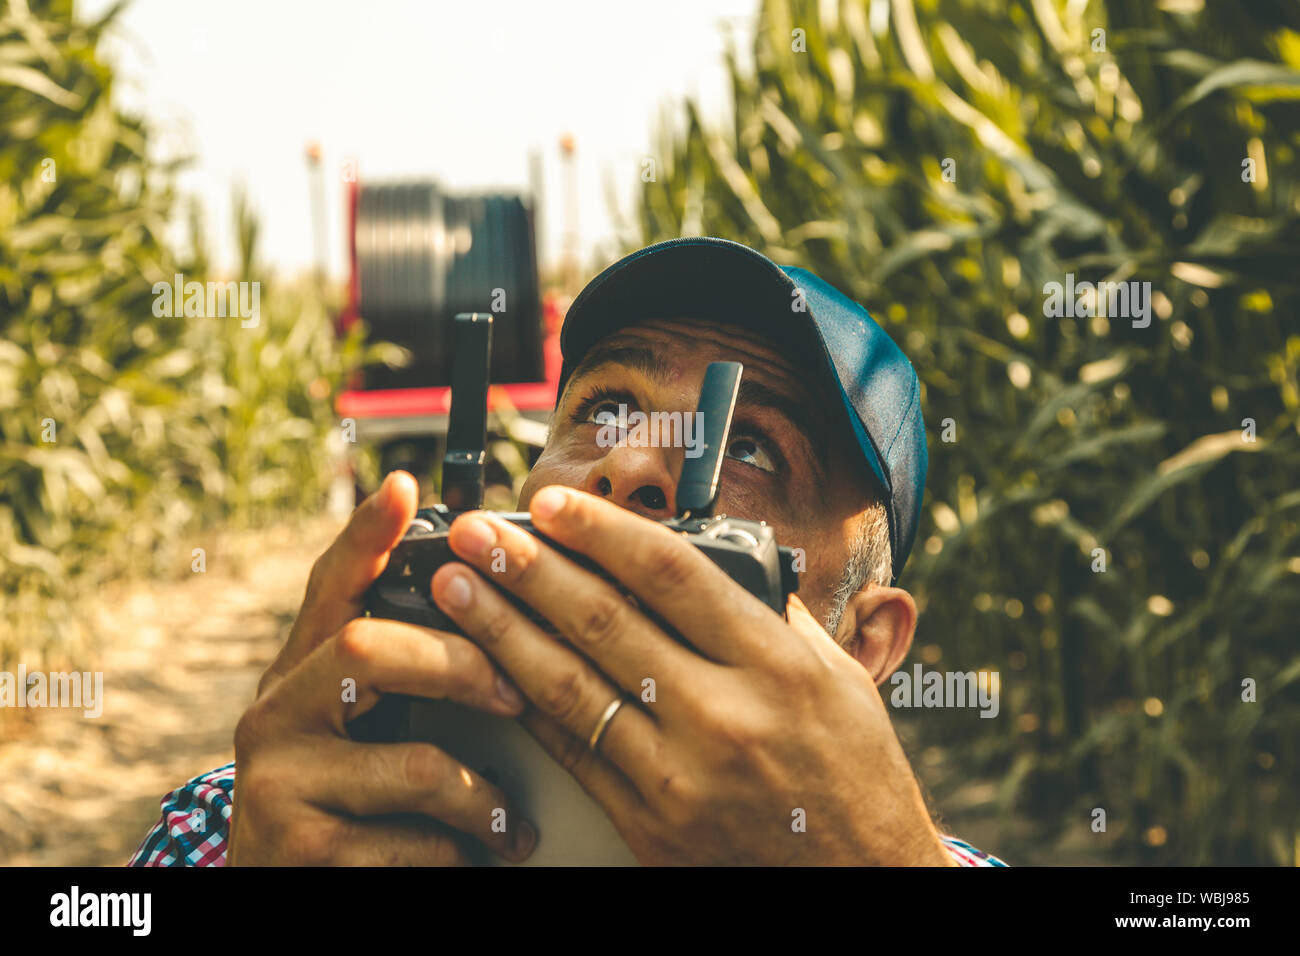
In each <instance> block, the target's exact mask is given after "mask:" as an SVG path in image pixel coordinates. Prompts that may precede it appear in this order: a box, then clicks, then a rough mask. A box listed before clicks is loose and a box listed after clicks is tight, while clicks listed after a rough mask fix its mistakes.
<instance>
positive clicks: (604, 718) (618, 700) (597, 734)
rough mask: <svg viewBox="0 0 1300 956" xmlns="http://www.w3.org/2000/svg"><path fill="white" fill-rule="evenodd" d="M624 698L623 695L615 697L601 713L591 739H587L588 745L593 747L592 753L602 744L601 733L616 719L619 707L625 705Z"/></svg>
mask: <svg viewBox="0 0 1300 956" xmlns="http://www.w3.org/2000/svg"><path fill="white" fill-rule="evenodd" d="M624 699H625V698H623V697H615V698H614V699H613V700H611V701H610V702H609V706H608V707H606V708H605V712H604V713H603V714H601V715H600V720H598V721H596V727H595V729H594V730H592V732H591V739H590V740H588V741H587V746H588V747H590V748H591V752H592V753H595V752H596V748H597V747H599V746H600V738H601V735H603V734H604V733H605V728H606V727H608V726H609V722H610V721H611V720H613V719H614V715H615V714H617V713H618V709H619V708H620V707H622V706H623V701H624Z"/></svg>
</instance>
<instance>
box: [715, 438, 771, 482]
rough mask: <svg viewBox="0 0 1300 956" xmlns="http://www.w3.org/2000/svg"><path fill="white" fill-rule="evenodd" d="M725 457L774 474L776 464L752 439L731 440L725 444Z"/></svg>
mask: <svg viewBox="0 0 1300 956" xmlns="http://www.w3.org/2000/svg"><path fill="white" fill-rule="evenodd" d="M727 457H728V458H735V459H736V460H737V461H743V462H744V463H745V464H747V465H753V466H754V467H755V468H759V469H761V470H763V471H767V472H771V473H773V474H775V473H776V463H775V462H774V461H772V456H771V455H769V454H768V453H767V450H766V449H765V448H763V446H762V445H760V444H759V443H758V442H756V441H755V440H754V439H752V438H733V439H731V441H730V442H728V443H727Z"/></svg>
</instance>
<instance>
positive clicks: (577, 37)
mask: <svg viewBox="0 0 1300 956" xmlns="http://www.w3.org/2000/svg"><path fill="white" fill-rule="evenodd" d="M758 2H759V0H656V2H654V3H644V4H643V3H632V2H628V0H532V2H527V0H459V2H445V0H432V2H424V3H420V2H401V0H367V2H363V3H355V2H348V3H342V2H338V0H223V2H221V3H198V2H196V0H135V2H134V3H133V4H132V5H131V6H130V7H129V8H128V9H127V10H126V12H125V14H124V15H123V16H122V17H121V19H120V20H119V25H118V30H117V35H116V36H115V37H114V39H113V42H112V43H111V44H109V45H107V50H108V51H109V53H110V54H111V55H112V57H113V59H114V62H116V63H117V65H118V68H119V85H118V90H117V93H118V97H119V102H120V103H122V104H123V105H124V106H127V107H129V108H131V109H134V110H143V111H144V112H145V113H146V115H148V116H149V117H150V118H151V119H152V120H153V121H154V122H155V123H156V124H157V126H156V129H157V133H158V134H159V135H160V140H159V143H158V145H159V149H160V150H161V151H162V152H163V153H164V154H166V153H167V152H168V151H183V152H187V153H189V154H190V155H193V156H194V157H195V158H196V162H195V164H194V165H193V166H192V167H191V168H190V169H189V170H188V171H187V172H185V173H184V174H183V175H182V177H181V179H180V186H181V189H182V191H184V192H186V193H187V194H194V195H197V196H198V197H199V198H200V200H201V201H202V203H203V206H204V209H205V213H206V216H207V220H208V222H207V229H208V234H209V246H210V248H211V252H212V254H213V257H214V260H215V263H216V265H217V266H218V267H219V268H223V269H224V268H229V267H230V266H231V264H232V263H233V261H234V256H235V253H234V243H233V239H232V228H231V225H230V220H231V213H230V201H231V191H232V187H233V185H234V183H235V182H236V181H242V182H243V183H245V184H246V185H247V187H248V189H249V192H250V194H251V196H252V199H253V201H254V204H255V206H256V208H257V210H258V211H259V212H260V214H261V217H262V243H263V245H262V256H263V259H264V260H265V261H266V262H267V263H268V264H269V265H271V266H273V267H274V268H276V269H281V270H297V269H301V268H304V267H307V266H310V265H311V263H312V257H313V239H312V227H311V189H310V185H309V180H308V175H307V167H306V161H305V149H306V145H307V143H308V142H311V141H317V142H319V143H320V144H321V147H322V150H323V160H322V162H323V168H324V171H325V174H326V179H325V194H326V223H327V230H328V232H327V240H328V249H329V254H330V261H329V265H330V269H331V272H333V273H334V274H336V275H341V274H343V272H344V269H345V254H344V248H345V247H344V239H345V237H344V235H343V228H344V218H343V197H344V182H343V168H344V164H345V163H347V162H348V161H349V160H355V163H356V168H357V170H358V177H359V178H360V179H361V180H362V181H363V182H364V181H366V180H368V179H369V180H377V179H385V178H389V177H394V176H418V177H432V178H435V179H437V180H439V181H440V182H441V183H442V184H443V186H444V187H446V188H447V189H449V190H452V191H459V190H466V189H477V188H484V187H494V186H495V187H507V188H513V189H526V188H527V186H528V182H529V170H528V154H529V150H530V149H537V150H539V151H540V153H541V155H542V161H543V168H544V173H545V176H544V183H545V192H544V194H543V197H542V198H543V200H544V202H545V205H544V206H543V209H542V231H543V235H542V236H541V237H539V244H540V245H541V248H542V254H543V256H545V257H546V258H547V259H548V260H554V258H555V257H556V256H557V254H558V253H559V252H560V251H561V248H562V247H561V242H562V237H563V230H564V226H565V223H564V192H563V184H564V179H563V176H562V170H561V167H560V151H559V146H558V143H559V139H560V136H561V135H562V134H563V133H566V132H567V133H572V134H573V135H574V137H575V138H576V142H577V163H578V166H577V172H578V176H577V179H578V226H579V234H580V236H581V244H582V248H583V254H584V264H589V262H590V259H591V258H592V257H593V256H595V255H599V254H600V253H601V251H602V250H601V249H600V246H601V245H604V244H608V243H610V242H611V240H612V238H613V236H614V223H613V219H612V217H611V215H610V211H609V204H608V202H607V199H606V195H607V190H606V181H607V179H610V178H613V179H614V180H615V185H616V188H617V190H618V193H619V199H620V203H621V206H622V208H623V210H624V211H625V212H626V211H628V210H630V209H631V208H632V205H631V204H632V199H633V197H634V195H635V189H636V187H637V186H638V185H639V183H640V175H641V161H642V158H643V157H644V156H647V155H648V154H649V150H650V145H651V144H652V143H653V142H654V131H655V129H656V123H657V121H658V117H659V116H660V114H661V112H662V111H663V110H664V109H665V108H673V107H678V106H679V104H680V101H681V99H682V97H683V96H685V95H688V94H689V95H692V96H695V97H696V98H697V99H698V100H699V101H700V102H701V103H702V104H703V106H704V109H705V115H706V116H711V117H715V118H717V119H721V118H722V117H723V116H725V112H724V111H725V110H726V104H727V101H728V94H729V89H728V84H727V81H726V73H725V68H724V66H723V62H722V52H723V50H724V49H725V46H726V36H727V29H728V27H730V29H731V31H732V33H733V35H734V36H735V39H736V42H737V47H738V49H739V50H740V51H741V52H742V54H743V56H744V58H745V59H744V62H747V58H748V53H749V49H750V38H751V36H752V29H753V27H752V23H753V18H754V15H755V14H756V12H757V10H758ZM110 3H111V0H82V5H81V11H82V15H83V16H93V15H95V14H96V13H99V12H101V11H103V10H104V9H106V8H107V7H108V6H110ZM672 113H673V114H674V115H675V116H678V117H680V115H681V111H680V108H675V109H672Z"/></svg>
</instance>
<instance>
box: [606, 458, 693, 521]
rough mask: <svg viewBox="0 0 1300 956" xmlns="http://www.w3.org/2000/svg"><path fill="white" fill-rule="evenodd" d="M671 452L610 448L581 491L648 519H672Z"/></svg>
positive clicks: (674, 507) (673, 498)
mask: <svg viewBox="0 0 1300 956" xmlns="http://www.w3.org/2000/svg"><path fill="white" fill-rule="evenodd" d="M670 452H671V449H664V448H633V447H627V446H624V447H621V448H611V449H610V450H609V453H608V454H606V455H605V456H604V457H602V458H601V459H600V460H599V461H598V462H597V463H596V466H595V467H594V468H592V470H591V472H590V474H588V475H587V480H586V482H585V483H584V485H585V486H584V488H583V490H584V491H588V492H590V493H591V494H593V495H600V496H601V497H602V498H607V499H609V500H610V501H612V502H614V504H616V505H619V506H620V507H623V508H627V509H628V510H629V511H635V512H636V513H637V514H639V515H644V516H645V517H647V518H654V519H655V520H657V521H662V520H663V519H664V518H671V517H672V516H673V515H674V514H676V513H677V511H676V507H677V502H676V491H677V480H676V479H675V478H674V477H673V475H674V470H673V467H672V466H673V462H672V461H671V460H670V459H669V454H670ZM679 455H680V452H679Z"/></svg>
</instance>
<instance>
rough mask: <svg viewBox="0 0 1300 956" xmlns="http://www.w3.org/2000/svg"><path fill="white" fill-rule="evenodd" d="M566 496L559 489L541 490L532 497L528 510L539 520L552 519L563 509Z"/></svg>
mask: <svg viewBox="0 0 1300 956" xmlns="http://www.w3.org/2000/svg"><path fill="white" fill-rule="evenodd" d="M566 498H567V496H566V495H565V494H564V491H563V489H560V488H543V489H542V490H541V491H539V492H537V494H536V495H535V496H534V497H533V500H532V502H531V503H530V504H529V506H528V507H529V510H531V511H532V513H533V514H535V515H537V516H538V517H539V518H552V517H554V516H555V515H556V514H558V513H559V511H560V509H561V508H563V507H564V503H565V500H566Z"/></svg>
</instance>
